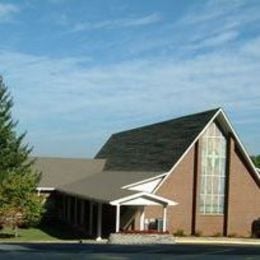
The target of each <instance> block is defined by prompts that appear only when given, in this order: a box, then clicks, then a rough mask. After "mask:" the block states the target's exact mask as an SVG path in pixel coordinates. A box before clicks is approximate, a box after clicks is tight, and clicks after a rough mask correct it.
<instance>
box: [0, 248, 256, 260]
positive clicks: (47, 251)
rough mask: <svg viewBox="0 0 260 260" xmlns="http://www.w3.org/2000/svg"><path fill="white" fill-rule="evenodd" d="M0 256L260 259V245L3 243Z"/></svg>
mask: <svg viewBox="0 0 260 260" xmlns="http://www.w3.org/2000/svg"><path fill="white" fill-rule="evenodd" d="M0 259H8V260H12V259H19V260H23V259H30V260H34V259H37V260H41V259H48V260H51V259H73V260H76V259H117V260H118V259H146V260H149V259H250V260H252V259H260V247H259V246H238V245H236V246H234V245H232V246H231V245H229V246H228V245H225V246H222V245H221V246H220V245H156V246H155V245H153V246H115V245H105V244H100V245H98V244H0Z"/></svg>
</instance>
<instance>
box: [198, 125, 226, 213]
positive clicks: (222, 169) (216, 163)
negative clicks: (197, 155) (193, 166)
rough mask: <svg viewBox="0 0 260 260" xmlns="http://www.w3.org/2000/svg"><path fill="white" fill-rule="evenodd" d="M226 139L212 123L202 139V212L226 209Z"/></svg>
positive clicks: (216, 211) (219, 211) (218, 211)
mask: <svg viewBox="0 0 260 260" xmlns="http://www.w3.org/2000/svg"><path fill="white" fill-rule="evenodd" d="M226 146H227V144H226V139H225V137H224V136H223V134H222V132H221V131H220V130H219V129H218V127H217V126H216V124H215V123H212V124H211V125H210V126H209V128H208V129H207V131H206V132H205V133H204V135H203V136H202V139H201V181H200V206H199V208H200V212H201V213H204V214H219V213H223V211H224V192H225V176H226Z"/></svg>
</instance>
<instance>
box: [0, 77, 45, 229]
mask: <svg viewBox="0 0 260 260" xmlns="http://www.w3.org/2000/svg"><path fill="white" fill-rule="evenodd" d="M12 107H13V100H12V97H11V96H10V93H9V92H8V89H7V87H6V86H5V84H4V82H3V78H2V77H1V76H0V222H1V224H2V225H11V226H12V227H13V228H15V229H16V228H17V226H18V225H19V224H24V223H26V224H27V225H30V224H33V223H35V222H37V221H38V220H39V219H40V216H41V214H42V212H43V207H42V203H41V198H40V197H38V196H37V194H36V188H37V184H38V182H39V178H40V175H39V173H37V172H36V171H34V170H33V169H32V165H33V163H34V161H33V160H30V159H29V155H30V153H31V151H32V148H30V147H29V146H28V145H24V144H23V140H24V137H25V133H24V134H21V135H17V133H16V131H15V127H16V126H17V122H14V121H13V119H12V113H11V109H12Z"/></svg>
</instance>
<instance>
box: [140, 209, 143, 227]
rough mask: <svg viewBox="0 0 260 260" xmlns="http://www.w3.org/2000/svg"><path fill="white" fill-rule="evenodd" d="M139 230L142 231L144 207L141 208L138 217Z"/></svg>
mask: <svg viewBox="0 0 260 260" xmlns="http://www.w3.org/2000/svg"><path fill="white" fill-rule="evenodd" d="M140 230H141V231H142V230H144V206H143V207H141V215H140Z"/></svg>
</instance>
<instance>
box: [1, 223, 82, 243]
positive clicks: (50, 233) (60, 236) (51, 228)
mask: <svg viewBox="0 0 260 260" xmlns="http://www.w3.org/2000/svg"><path fill="white" fill-rule="evenodd" d="M83 238H85V237H84V236H80V235H79V233H78V232H75V231H74V230H72V229H70V228H68V227H66V226H64V225H57V224H56V225H48V226H47V225H45V226H43V225H42V226H39V227H34V228H20V229H19V230H18V237H14V231H13V230H12V229H10V228H4V229H2V230H1V231H0V241H5V242H8V241H10V242H11V241H17V242H19V241H55V240H56V241H57V240H79V239H83Z"/></svg>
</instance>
